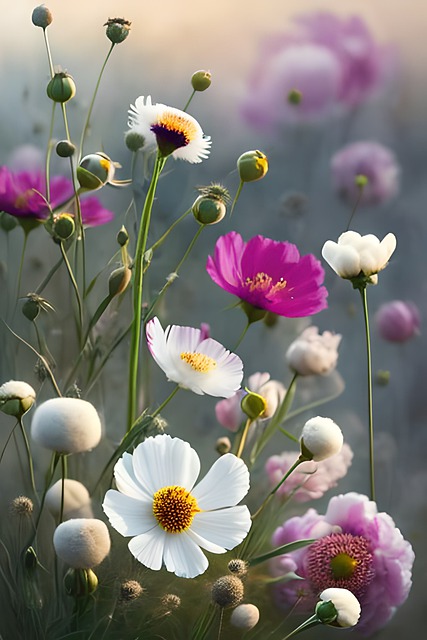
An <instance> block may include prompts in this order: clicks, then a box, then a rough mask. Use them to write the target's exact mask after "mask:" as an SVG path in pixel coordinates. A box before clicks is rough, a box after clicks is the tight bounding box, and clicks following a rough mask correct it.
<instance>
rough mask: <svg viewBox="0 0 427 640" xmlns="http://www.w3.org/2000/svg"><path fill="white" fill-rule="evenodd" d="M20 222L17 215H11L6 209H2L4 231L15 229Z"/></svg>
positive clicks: (1, 220)
mask: <svg viewBox="0 0 427 640" xmlns="http://www.w3.org/2000/svg"><path fill="white" fill-rule="evenodd" d="M18 224H19V222H18V220H17V218H15V216H11V215H10V214H9V213H6V211H0V227H1V228H2V229H3V231H5V232H6V233H9V231H13V229H15V227H17V226H18Z"/></svg>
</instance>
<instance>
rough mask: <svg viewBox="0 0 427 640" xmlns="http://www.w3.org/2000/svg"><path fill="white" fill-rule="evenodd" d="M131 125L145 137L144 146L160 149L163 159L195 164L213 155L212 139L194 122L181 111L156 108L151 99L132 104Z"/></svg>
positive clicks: (130, 112)
mask: <svg viewBox="0 0 427 640" xmlns="http://www.w3.org/2000/svg"><path fill="white" fill-rule="evenodd" d="M128 125H129V127H130V129H131V131H135V132H136V133H139V134H141V135H142V136H143V137H144V139H145V145H144V146H157V148H158V150H159V153H160V155H161V156H163V157H167V156H169V155H172V156H173V157H174V158H176V159H180V160H186V161H187V162H192V163H196V162H202V160H203V159H204V158H207V157H208V155H209V153H210V146H211V144H212V142H211V139H210V136H205V135H204V134H203V131H202V128H201V126H200V125H199V123H198V122H197V120H195V118H193V117H192V116H190V115H189V114H188V113H186V112H185V111H181V110H180V109H175V108H174V107H168V106H166V105H165V104H160V103H157V104H153V103H152V102H151V96H147V98H145V97H144V96H139V98H137V99H136V100H135V104H134V105H133V104H131V106H130V109H129V121H128Z"/></svg>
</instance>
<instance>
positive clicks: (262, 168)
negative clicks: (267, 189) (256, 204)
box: [237, 150, 268, 182]
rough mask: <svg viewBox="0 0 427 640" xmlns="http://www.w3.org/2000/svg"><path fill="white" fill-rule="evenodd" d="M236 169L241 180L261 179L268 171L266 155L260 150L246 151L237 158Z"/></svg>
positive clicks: (252, 180)
mask: <svg viewBox="0 0 427 640" xmlns="http://www.w3.org/2000/svg"><path fill="white" fill-rule="evenodd" d="M237 170H238V172H239V176H240V180H241V181H242V182H254V181H255V180H261V178H263V177H264V176H265V174H266V173H267V171H268V160H267V156H266V155H264V154H263V153H262V151H258V150H254V151H246V153H243V154H242V155H241V156H240V158H239V159H238V160H237Z"/></svg>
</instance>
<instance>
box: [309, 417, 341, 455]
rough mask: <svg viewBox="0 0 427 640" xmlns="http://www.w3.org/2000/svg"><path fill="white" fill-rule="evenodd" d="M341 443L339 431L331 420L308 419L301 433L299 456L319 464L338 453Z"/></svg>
mask: <svg viewBox="0 0 427 640" xmlns="http://www.w3.org/2000/svg"><path fill="white" fill-rule="evenodd" d="M343 441H344V438H343V434H342V431H341V429H340V428H339V426H338V425H337V424H336V423H335V422H334V421H333V420H331V418H321V417H320V416H317V417H316V418H310V420H307V422H306V423H305V425H304V427H303V429H302V433H301V455H302V456H303V457H304V458H306V459H307V460H314V461H315V462H320V461H321V460H326V458H330V457H331V456H334V455H335V454H336V453H339V452H340V451H341V449H342V445H343Z"/></svg>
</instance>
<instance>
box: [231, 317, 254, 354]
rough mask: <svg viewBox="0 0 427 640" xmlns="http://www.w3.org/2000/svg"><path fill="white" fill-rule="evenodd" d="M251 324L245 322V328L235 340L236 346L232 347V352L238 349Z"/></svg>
mask: <svg viewBox="0 0 427 640" xmlns="http://www.w3.org/2000/svg"><path fill="white" fill-rule="evenodd" d="M251 324H252V322H251V321H250V320H248V321H247V323H246V326H245V328H244V329H243V331H242V333H241V334H240V336H239V339H238V340H237V342H236V344H235V345H234V347H233V351H236V349H237V348H238V347H240V344H241V342H242V341H243V338H244V337H245V335H246V333H247V331H248V329H249V327H250V326H251Z"/></svg>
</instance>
